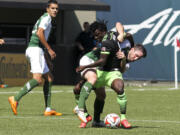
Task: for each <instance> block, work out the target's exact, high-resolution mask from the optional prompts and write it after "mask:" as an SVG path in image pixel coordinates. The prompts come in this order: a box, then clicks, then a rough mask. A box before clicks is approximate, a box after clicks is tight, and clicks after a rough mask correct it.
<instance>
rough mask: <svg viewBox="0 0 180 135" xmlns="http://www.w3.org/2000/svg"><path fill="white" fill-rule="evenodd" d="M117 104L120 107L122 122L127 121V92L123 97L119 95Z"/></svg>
mask: <svg viewBox="0 0 180 135" xmlns="http://www.w3.org/2000/svg"><path fill="white" fill-rule="evenodd" d="M117 102H118V104H119V105H120V112H121V120H123V119H125V118H126V117H125V114H126V106H127V98H126V95H125V92H124V93H123V94H121V95H117Z"/></svg>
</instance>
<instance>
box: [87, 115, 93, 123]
mask: <svg viewBox="0 0 180 135" xmlns="http://www.w3.org/2000/svg"><path fill="white" fill-rule="evenodd" d="M86 120H87V122H90V121H91V120H92V116H91V115H89V114H88V116H86Z"/></svg>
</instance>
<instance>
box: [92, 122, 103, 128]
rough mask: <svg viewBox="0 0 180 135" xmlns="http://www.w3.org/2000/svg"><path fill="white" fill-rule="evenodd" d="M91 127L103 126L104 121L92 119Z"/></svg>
mask: <svg viewBox="0 0 180 135" xmlns="http://www.w3.org/2000/svg"><path fill="white" fill-rule="evenodd" d="M92 127H105V124H104V121H100V122H96V121H93V123H92Z"/></svg>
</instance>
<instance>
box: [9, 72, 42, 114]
mask: <svg viewBox="0 0 180 135" xmlns="http://www.w3.org/2000/svg"><path fill="white" fill-rule="evenodd" d="M41 76H42V74H33V79H31V80H29V81H28V82H27V83H26V84H25V85H24V87H23V88H22V89H21V90H20V91H19V92H18V94H17V95H15V96H11V97H9V98H8V100H9V103H10V104H11V108H12V111H13V112H14V114H15V115H17V105H18V102H19V101H20V99H21V98H22V97H23V96H25V95H26V94H27V93H28V92H30V91H31V90H32V89H33V88H34V87H36V86H38V85H39V84H40V83H41V82H42V79H41Z"/></svg>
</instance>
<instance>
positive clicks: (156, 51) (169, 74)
mask: <svg viewBox="0 0 180 135" xmlns="http://www.w3.org/2000/svg"><path fill="white" fill-rule="evenodd" d="M98 1H101V2H105V3H107V4H109V5H110V6H111V11H110V12H97V19H103V20H107V21H108V24H107V26H108V30H111V29H113V28H114V27H115V23H116V22H121V23H122V24H123V25H124V28H125V31H126V32H129V33H131V34H133V37H134V40H135V43H142V44H143V45H144V46H145V48H146V49H147V52H148V53H147V57H146V58H145V59H141V60H139V61H137V62H134V63H131V64H130V69H129V70H128V71H127V72H126V73H125V74H124V78H126V79H130V80H164V81H165V80H166V81H172V80H174V52H175V51H174V46H176V44H177V43H176V39H180V6H179V5H180V1H179V0H158V1H157V0H149V1H147V0H98ZM177 60H178V61H177V65H178V66H177V67H178V78H180V62H179V61H180V51H178V52H177Z"/></svg>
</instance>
